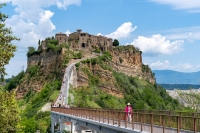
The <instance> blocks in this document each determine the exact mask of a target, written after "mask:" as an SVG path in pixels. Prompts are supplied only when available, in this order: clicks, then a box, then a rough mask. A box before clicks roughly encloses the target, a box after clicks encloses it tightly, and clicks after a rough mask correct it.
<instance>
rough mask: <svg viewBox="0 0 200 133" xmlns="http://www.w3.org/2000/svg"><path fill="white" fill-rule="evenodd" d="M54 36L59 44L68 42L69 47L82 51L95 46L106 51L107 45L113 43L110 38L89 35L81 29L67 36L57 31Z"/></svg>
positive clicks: (109, 45)
mask: <svg viewBox="0 0 200 133" xmlns="http://www.w3.org/2000/svg"><path fill="white" fill-rule="evenodd" d="M55 38H56V39H57V40H58V42H59V44H64V43H68V44H70V48H72V49H81V50H84V51H88V50H92V49H95V48H99V49H100V50H101V51H106V50H107V48H108V47H111V46H112V45H113V42H112V38H107V37H104V36H95V35H91V34H89V33H87V32H82V30H81V29H78V30H77V31H76V32H73V33H71V34H69V36H67V35H66V34H64V33H61V32H60V33H57V34H56V35H55Z"/></svg>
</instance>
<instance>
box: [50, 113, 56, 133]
mask: <svg viewBox="0 0 200 133" xmlns="http://www.w3.org/2000/svg"><path fill="white" fill-rule="evenodd" d="M54 126H55V118H54V117H51V133H54Z"/></svg>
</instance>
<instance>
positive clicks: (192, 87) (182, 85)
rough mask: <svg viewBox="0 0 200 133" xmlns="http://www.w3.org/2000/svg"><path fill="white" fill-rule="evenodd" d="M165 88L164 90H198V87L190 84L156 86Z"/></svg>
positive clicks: (199, 86)
mask: <svg viewBox="0 0 200 133" xmlns="http://www.w3.org/2000/svg"><path fill="white" fill-rule="evenodd" d="M158 85H160V86H162V87H163V88H165V89H166V90H174V89H180V90H188V89H199V88H200V85H192V84H158Z"/></svg>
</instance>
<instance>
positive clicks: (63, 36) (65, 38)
mask: <svg viewBox="0 0 200 133" xmlns="http://www.w3.org/2000/svg"><path fill="white" fill-rule="evenodd" d="M55 38H56V40H58V44H65V43H67V42H68V36H67V35H66V34H64V33H62V32H59V33H57V34H56V36H55Z"/></svg>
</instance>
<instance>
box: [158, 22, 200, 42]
mask: <svg viewBox="0 0 200 133" xmlns="http://www.w3.org/2000/svg"><path fill="white" fill-rule="evenodd" d="M161 32H163V33H165V34H166V35H165V37H166V38H167V39H184V40H187V41H189V42H193V41H194V40H200V26H195V27H185V28H177V29H169V30H165V31H161Z"/></svg>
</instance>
